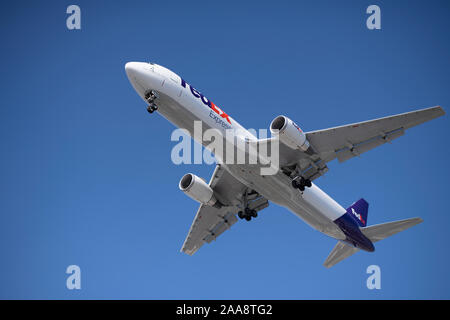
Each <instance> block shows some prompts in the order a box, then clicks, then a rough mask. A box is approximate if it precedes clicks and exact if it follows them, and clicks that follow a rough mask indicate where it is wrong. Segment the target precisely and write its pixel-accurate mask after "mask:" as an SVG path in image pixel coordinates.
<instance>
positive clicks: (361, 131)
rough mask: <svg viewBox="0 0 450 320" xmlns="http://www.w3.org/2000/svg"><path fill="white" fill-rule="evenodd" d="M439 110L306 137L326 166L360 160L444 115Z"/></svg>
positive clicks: (430, 109)
mask: <svg viewBox="0 0 450 320" xmlns="http://www.w3.org/2000/svg"><path fill="white" fill-rule="evenodd" d="M444 114H445V112H444V110H443V109H442V107H440V106H436V107H431V108H426V109H421V110H416V111H411V112H407V113H402V114H398V115H394V116H389V117H384V118H379V119H375V120H369V121H364V122H359V123H353V124H348V125H344V126H340V127H334V128H329V129H323V130H317V131H311V132H308V133H306V136H307V138H308V140H309V142H310V143H311V145H312V146H313V147H314V150H315V151H316V152H317V153H318V155H319V156H320V157H321V158H322V159H324V160H325V161H326V162H329V161H331V160H333V159H334V158H336V157H337V158H338V160H339V161H340V162H343V161H346V160H348V159H350V158H353V157H355V156H358V155H360V154H362V153H364V152H366V151H369V150H371V149H373V148H375V147H377V146H380V145H382V144H384V143H386V142H390V141H392V140H394V139H396V138H398V137H400V136H402V135H403V134H404V131H405V130H406V129H409V128H411V127H414V126H417V125H419V124H421V123H424V122H426V121H429V120H432V119H435V118H437V117H440V116H442V115H444Z"/></svg>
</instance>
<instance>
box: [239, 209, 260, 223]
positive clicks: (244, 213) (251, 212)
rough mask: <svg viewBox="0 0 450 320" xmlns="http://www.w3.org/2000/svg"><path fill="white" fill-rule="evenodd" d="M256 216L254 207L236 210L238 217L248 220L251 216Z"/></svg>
mask: <svg viewBox="0 0 450 320" xmlns="http://www.w3.org/2000/svg"><path fill="white" fill-rule="evenodd" d="M257 216H258V212H257V211H256V210H255V209H250V208H245V209H244V211H239V212H238V217H239V218H241V219H245V220H247V221H250V220H252V218H256V217H257Z"/></svg>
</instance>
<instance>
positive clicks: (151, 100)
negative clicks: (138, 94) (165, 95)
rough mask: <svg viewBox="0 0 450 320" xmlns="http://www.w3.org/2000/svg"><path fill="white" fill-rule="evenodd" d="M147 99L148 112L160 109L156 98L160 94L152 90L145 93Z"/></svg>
mask: <svg viewBox="0 0 450 320" xmlns="http://www.w3.org/2000/svg"><path fill="white" fill-rule="evenodd" d="M144 98H145V100H146V101H147V102H148V107H147V111H148V113H153V112H155V111H156V110H158V106H157V105H156V103H155V100H156V99H157V98H158V95H157V94H156V92H155V91H153V90H150V91H148V92H147V93H145V96H144Z"/></svg>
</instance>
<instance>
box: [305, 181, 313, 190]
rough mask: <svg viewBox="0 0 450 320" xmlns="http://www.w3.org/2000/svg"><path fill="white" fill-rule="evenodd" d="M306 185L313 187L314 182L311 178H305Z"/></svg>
mask: <svg viewBox="0 0 450 320" xmlns="http://www.w3.org/2000/svg"><path fill="white" fill-rule="evenodd" d="M305 186H306V187H308V188H311V187H312V182H311V180H309V179H306V180H305Z"/></svg>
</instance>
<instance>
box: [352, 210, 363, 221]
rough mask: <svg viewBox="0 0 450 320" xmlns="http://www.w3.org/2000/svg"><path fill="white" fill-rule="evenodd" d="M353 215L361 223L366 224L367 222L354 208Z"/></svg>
mask: <svg viewBox="0 0 450 320" xmlns="http://www.w3.org/2000/svg"><path fill="white" fill-rule="evenodd" d="M352 213H353V214H354V215H355V217H357V218H358V220H359V221H361V222H362V223H364V224H365V223H366V222H365V221H364V219H363V218H362V216H361V215H360V214H359V213H358V212H356V211H355V209H353V208H352Z"/></svg>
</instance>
